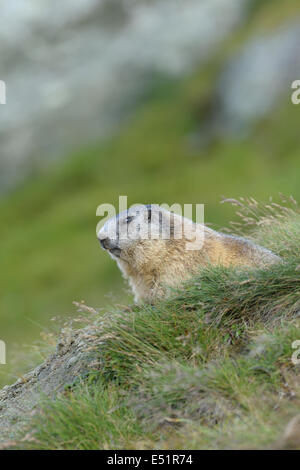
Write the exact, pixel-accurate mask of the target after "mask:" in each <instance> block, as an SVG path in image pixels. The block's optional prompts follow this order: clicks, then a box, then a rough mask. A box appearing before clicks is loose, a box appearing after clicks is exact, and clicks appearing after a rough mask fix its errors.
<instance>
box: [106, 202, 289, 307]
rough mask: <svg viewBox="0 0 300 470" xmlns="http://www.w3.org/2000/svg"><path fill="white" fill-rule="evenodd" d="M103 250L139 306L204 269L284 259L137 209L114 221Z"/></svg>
mask: <svg viewBox="0 0 300 470" xmlns="http://www.w3.org/2000/svg"><path fill="white" fill-rule="evenodd" d="M98 239H99V241H100V243H101V246H102V247H103V248H104V249H105V250H107V251H108V252H109V253H110V255H111V257H112V258H113V259H115V260H116V261H117V263H118V266H119V268H120V269H121V271H122V273H123V275H124V277H125V278H126V279H128V281H129V284H130V286H131V288H132V290H133V293H134V296H135V301H136V302H140V301H149V302H152V301H153V300H155V299H156V298H159V297H164V296H166V295H167V293H168V286H170V287H177V286H180V284H182V282H183V281H185V280H186V279H188V278H189V277H190V276H192V275H194V274H196V273H197V272H199V270H200V268H201V266H207V265H209V264H212V265H222V266H249V267H259V268H261V267H266V266H268V265H270V264H273V263H276V262H278V261H279V260H280V258H279V257H278V256H276V255H274V254H273V253H272V252H271V251H269V250H267V249H266V248H263V247H261V246H258V245H255V244H254V243H252V242H251V241H249V240H246V239H244V238H240V237H235V236H231V235H225V234H223V233H219V232H216V231H214V230H212V229H210V228H208V227H206V226H205V225H201V224H195V223H194V222H192V221H191V220H189V219H186V218H184V217H182V216H179V215H177V214H174V213H173V212H169V211H167V210H165V209H163V208H161V207H160V206H158V205H149V206H135V207H132V208H130V209H129V210H128V211H124V212H122V213H121V214H119V215H118V216H116V217H113V218H111V219H109V220H108V221H107V222H106V223H105V225H104V226H103V227H102V228H101V230H100V231H99V233H98Z"/></svg>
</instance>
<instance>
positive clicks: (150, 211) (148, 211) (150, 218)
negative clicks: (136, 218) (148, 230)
mask: <svg viewBox="0 0 300 470" xmlns="http://www.w3.org/2000/svg"><path fill="white" fill-rule="evenodd" d="M147 217H148V222H149V223H150V222H151V220H152V209H151V206H148V207H147Z"/></svg>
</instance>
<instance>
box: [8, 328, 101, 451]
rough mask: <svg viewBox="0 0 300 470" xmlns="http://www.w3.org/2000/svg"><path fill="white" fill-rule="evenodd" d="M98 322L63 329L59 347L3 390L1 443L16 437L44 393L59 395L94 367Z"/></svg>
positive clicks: (49, 395) (53, 395)
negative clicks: (93, 324) (87, 325)
mask: <svg viewBox="0 0 300 470" xmlns="http://www.w3.org/2000/svg"><path fill="white" fill-rule="evenodd" d="M96 332H97V327H96V326H93V327H91V326H89V327H86V328H83V329H82V330H77V331H71V330H65V331H62V333H61V336H60V338H59V341H58V344H57V347H56V351H55V352H54V354H52V355H51V356H49V357H48V359H47V360H46V361H45V362H44V363H42V364H40V365H39V366H38V367H36V368H35V369H34V370H32V371H31V372H29V373H28V374H26V375H25V376H24V377H21V378H20V379H18V380H17V381H16V382H15V383H14V384H13V385H10V386H5V387H4V388H3V389H2V390H1V391H0V448H1V443H2V444H3V443H4V447H5V442H6V441H10V440H12V439H14V438H15V436H16V433H17V432H19V431H20V430H21V429H22V428H23V427H24V426H25V425H26V423H27V422H28V419H30V417H31V415H32V412H33V410H34V408H35V406H36V405H37V404H38V402H39V401H40V399H41V395H43V396H48V397H55V395H56V394H57V393H59V392H61V391H63V390H64V389H65V387H67V386H70V385H72V384H74V383H76V381H78V380H80V378H81V377H83V376H86V374H87V373H88V372H89V371H90V370H91V368H92V369H93V370H95V355H97V349H98V346H99V344H100V340H99V343H98V337H97V335H96V334H95V333H96Z"/></svg>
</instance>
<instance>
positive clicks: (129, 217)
mask: <svg viewBox="0 0 300 470" xmlns="http://www.w3.org/2000/svg"><path fill="white" fill-rule="evenodd" d="M133 219H134V217H132V216H128V217H126V219H125V224H130V222H132V221H133Z"/></svg>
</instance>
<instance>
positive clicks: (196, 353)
mask: <svg viewBox="0 0 300 470" xmlns="http://www.w3.org/2000/svg"><path fill="white" fill-rule="evenodd" d="M268 206H269V207H268ZM268 206H267V207H265V206H261V205H258V204H256V205H255V210H254V209H253V201H248V204H247V203H246V202H244V207H243V209H244V211H245V210H246V211H247V208H248V210H250V209H251V210H252V211H253V216H255V217H254V218H255V220H256V223H255V224H254V223H253V224H252V225H253V226H252V230H251V231H250V232H249V236H251V237H253V238H254V239H255V238H256V237H259V238H260V239H261V240H264V241H265V244H266V245H268V241H270V240H272V245H273V248H275V251H276V252H280V251H281V247H282V246H284V245H285V243H286V244H287V245H286V247H287V248H286V252H285V253H284V256H283V261H282V262H279V263H278V264H276V265H274V266H271V267H269V268H268V269H266V270H262V269H259V270H255V269H251V270H234V269H224V268H221V267H217V268H213V267H211V268H207V269H205V270H204V271H202V272H201V273H199V275H198V276H196V277H195V278H194V279H193V280H191V281H189V282H188V283H186V285H185V286H184V287H183V288H182V289H181V290H180V291H177V292H174V294H173V295H172V296H171V298H169V299H166V300H164V301H161V302H158V303H156V304H155V305H152V306H151V305H142V306H130V307H128V308H127V309H124V308H123V309H121V308H115V309H113V310H109V311H107V310H104V311H103V312H102V313H99V315H98V318H97V319H96V326H97V325H98V329H97V331H98V333H97V334H98V335H99V339H101V344H102V345H101V346H100V349H99V350H98V351H97V354H99V353H100V355H101V361H102V367H101V370H100V371H98V372H93V374H92V375H91V377H90V379H89V380H87V381H85V382H84V383H82V384H81V385H77V386H74V387H73V389H72V390H71V391H68V392H65V393H63V394H61V395H60V396H59V397H58V398H57V399H56V400H54V401H50V400H46V402H44V403H43V404H42V405H41V409H42V413H37V415H36V417H34V419H33V422H32V423H31V425H30V428H29V433H30V434H29V435H30V438H29V440H26V439H25V441H24V440H23V441H22V442H20V443H19V444H18V446H19V447H22V448H39V449H50V448H51V449H74V448H75V449H106V448H127V449H128V448H129V449H134V448H138V449H140V448H150V449H155V448H163V449H168V448H176V449H180V448H181V449H182V448H187V449H191V448H215V449H220V448H274V447H284V445H283V441H282V439H281V436H282V433H283V430H284V428H285V426H286V424H287V422H288V421H289V419H290V418H291V417H293V416H294V415H296V414H297V413H298V410H299V404H300V380H299V367H300V366H299V365H295V364H293V362H292V360H291V357H292V354H293V352H294V349H293V348H292V343H293V342H294V341H295V340H299V339H300V318H299V311H300V274H299V273H300V271H299V265H300V254H299V251H298V245H299V238H300V224H295V222H299V220H300V212H299V209H298V207H297V206H295V204H293V206H294V208H293V209H289V210H288V211H286V210H285V209H284V208H282V207H281V208H280V207H277V206H276V205H275V204H271V205H268ZM275 207H277V213H278V214H277V215H278V217H276V214H275V212H274V210H273V209H275ZM262 212H263V213H264V216H262V215H261V214H262ZM282 213H286V215H285V217H284V218H283V217H282ZM267 214H269V215H268V216H267ZM241 216H242V220H243V222H244V223H245V222H246V223H247V219H245V217H244V215H243V213H242V214H241ZM270 222H272V223H270ZM278 227H281V230H280V231H278ZM296 227H297V229H296ZM272 233H273V237H271V234H272ZM274 233H276V236H274ZM291 233H292V234H293V235H291ZM278 234H280V235H278ZM296 253H297V254H296ZM93 321H95V319H94V320H93ZM297 447H299V448H300V442H298V444H297Z"/></svg>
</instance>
